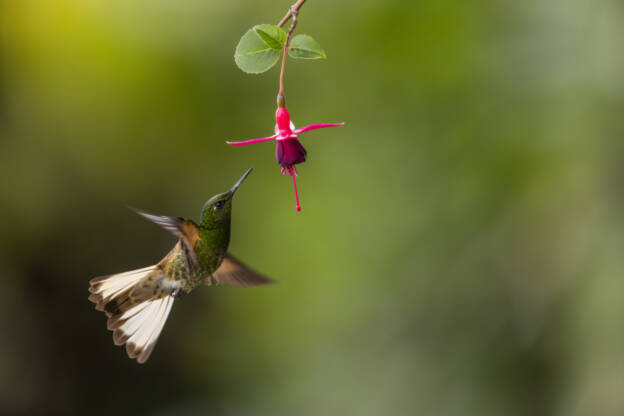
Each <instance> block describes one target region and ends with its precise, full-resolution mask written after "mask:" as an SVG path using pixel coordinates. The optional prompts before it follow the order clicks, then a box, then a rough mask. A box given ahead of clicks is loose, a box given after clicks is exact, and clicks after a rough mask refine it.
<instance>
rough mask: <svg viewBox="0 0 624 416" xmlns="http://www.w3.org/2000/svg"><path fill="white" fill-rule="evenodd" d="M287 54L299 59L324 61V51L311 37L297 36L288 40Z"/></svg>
mask: <svg viewBox="0 0 624 416" xmlns="http://www.w3.org/2000/svg"><path fill="white" fill-rule="evenodd" d="M288 54H289V55H290V56H291V57H293V58H299V59H325V58H327V55H325V51H324V50H323V48H321V45H319V44H318V43H317V42H316V41H315V40H314V39H313V38H312V36H309V35H297V36H295V37H294V38H292V39H291V40H290V48H289V49H288Z"/></svg>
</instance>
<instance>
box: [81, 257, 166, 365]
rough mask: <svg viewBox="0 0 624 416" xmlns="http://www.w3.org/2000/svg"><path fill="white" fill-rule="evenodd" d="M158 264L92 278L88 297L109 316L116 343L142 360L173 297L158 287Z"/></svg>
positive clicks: (163, 323)
mask: <svg viewBox="0 0 624 416" xmlns="http://www.w3.org/2000/svg"><path fill="white" fill-rule="evenodd" d="M163 276H164V274H163V271H162V270H161V269H160V268H159V267H158V266H157V265H154V266H150V267H145V268H143V269H138V270H132V271H129V272H125V273H119V274H114V275H111V276H103V277H98V278H95V279H92V280H91V281H90V282H89V283H90V287H89V292H91V295H90V296H89V300H90V301H91V302H93V303H95V309H96V310H99V311H103V312H104V313H106V316H108V322H107V325H106V326H107V328H108V329H109V330H111V331H113V341H114V342H115V345H123V344H126V352H127V353H128V356H129V357H130V358H136V360H137V361H138V362H139V363H141V364H142V363H144V362H145V361H147V359H148V358H149V356H150V354H151V353H152V351H153V349H154V346H155V345H156V341H157V340H158V336H159V335H160V332H161V331H162V329H163V326H164V325H165V322H166V321H167V317H168V316H169V312H170V311H171V307H172V306H173V301H174V298H173V297H172V296H171V294H170V292H169V291H166V290H164V289H163V288H161V287H160V285H159V281H160V280H161V277H163Z"/></svg>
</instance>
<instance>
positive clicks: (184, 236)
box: [132, 208, 199, 272]
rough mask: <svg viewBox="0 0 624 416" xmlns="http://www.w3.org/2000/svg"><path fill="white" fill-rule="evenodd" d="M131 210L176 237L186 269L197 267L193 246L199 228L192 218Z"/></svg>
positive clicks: (193, 269) (197, 237)
mask: <svg viewBox="0 0 624 416" xmlns="http://www.w3.org/2000/svg"><path fill="white" fill-rule="evenodd" d="M132 210H134V211H135V212H136V213H137V214H139V215H141V216H143V217H145V218H147V219H148V220H150V221H152V222H154V223H156V224H158V225H160V226H161V227H163V228H164V229H165V230H167V231H169V232H171V233H173V235H175V236H176V237H178V238H179V239H180V242H181V243H182V249H183V250H184V257H186V265H185V266H186V269H187V270H188V271H190V272H194V271H196V270H197V269H198V268H199V263H198V261H197V255H196V254H195V250H194V249H193V246H194V245H195V243H196V242H197V240H198V239H199V229H198V228H197V224H195V223H194V222H193V221H192V220H186V219H184V218H182V217H166V216H163V215H152V214H148V213H147V212H143V211H140V210H138V209H134V208H132Z"/></svg>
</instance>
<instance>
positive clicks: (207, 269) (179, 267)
mask: <svg viewBox="0 0 624 416" xmlns="http://www.w3.org/2000/svg"><path fill="white" fill-rule="evenodd" d="M225 251H226V250H219V249H217V248H213V247H210V246H209V245H207V244H202V243H201V240H200V241H198V243H197V244H196V245H195V254H196V255H197V261H198V263H199V267H198V268H197V269H196V270H193V271H191V270H188V268H187V266H186V265H187V263H186V258H185V254H184V250H183V249H182V245H181V244H180V243H179V242H178V244H176V245H175V247H174V248H173V249H172V250H171V252H169V254H168V255H167V256H166V257H165V258H164V259H163V263H164V264H163V266H164V267H163V269H164V272H165V275H166V276H167V278H169V279H171V280H174V281H176V282H178V283H180V284H181V285H182V287H183V289H184V291H185V292H187V293H188V292H190V291H191V290H193V289H194V288H196V287H197V286H199V285H200V284H202V283H203V282H204V281H205V280H206V278H208V277H209V276H211V275H212V274H213V273H214V272H215V271H216V270H217V269H218V268H219V266H220V265H221V262H222V261H223V257H224V256H225Z"/></svg>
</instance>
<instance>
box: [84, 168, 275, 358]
mask: <svg viewBox="0 0 624 416" xmlns="http://www.w3.org/2000/svg"><path fill="white" fill-rule="evenodd" d="M251 170H252V169H251V168H250V169H249V170H247V172H245V174H244V175H243V176H242V177H241V178H240V179H239V180H238V181H237V182H236V183H235V184H234V186H233V187H232V188H231V189H230V190H228V191H226V192H223V193H220V194H217V195H215V196H213V197H212V198H210V199H209V200H208V201H207V202H206V203H205V204H204V206H203V208H202V211H201V219H200V221H199V224H196V223H195V222H194V221H193V220H190V219H184V218H182V217H167V216H160V215H152V214H148V213H146V212H143V211H139V210H136V209H135V211H136V212H137V213H138V214H140V215H142V216H143V217H145V218H147V219H148V220H150V221H153V222H154V223H156V224H158V225H160V226H161V227H163V228H164V229H166V230H168V231H170V232H171V233H173V234H174V235H175V236H176V237H177V238H178V240H179V241H178V242H177V244H176V245H175V246H174V247H173V248H172V249H171V251H169V253H168V254H167V255H166V256H165V257H164V258H163V259H162V260H161V261H160V262H158V263H157V264H155V265H152V266H148V267H144V268H142V269H137V270H132V271H128V272H124V273H118V274H113V275H108V276H102V277H96V278H94V279H92V280H91V281H90V282H89V284H90V287H89V292H90V293H91V295H90V296H89V300H90V301H91V302H93V303H95V309H96V310H99V311H103V312H104V313H105V314H106V316H107V317H108V321H107V328H108V329H109V330H111V331H113V341H114V343H115V344H116V345H124V344H125V345H126V352H127V354H128V356H129V357H130V358H132V359H136V360H137V362H138V363H140V364H142V363H144V362H145V361H147V359H148V358H149V356H150V354H151V353H152V351H153V349H154V346H155V345H156V341H157V340H158V337H159V335H160V333H161V331H162V329H163V326H164V325H165V321H166V320H167V317H168V316H169V312H170V311H171V307H172V306H173V303H174V301H175V300H176V299H179V298H181V297H183V296H184V295H186V294H188V293H189V292H191V291H192V290H193V289H195V288H196V287H198V286H200V285H208V286H213V285H232V286H241V287H247V286H257V285H263V284H267V283H271V282H272V280H271V279H269V278H267V277H265V276H263V275H261V274H259V273H257V272H255V271H253V270H252V269H250V268H248V267H247V266H245V265H244V264H243V263H241V262H240V261H239V260H237V259H236V258H235V257H233V256H232V255H230V254H229V253H228V252H227V248H228V245H229V242H230V219H231V215H232V198H233V196H234V193H235V192H236V190H237V189H238V187H239V186H240V184H241V183H242V182H243V181H244V180H245V178H247V176H248V175H249V174H250V173H251Z"/></svg>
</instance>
